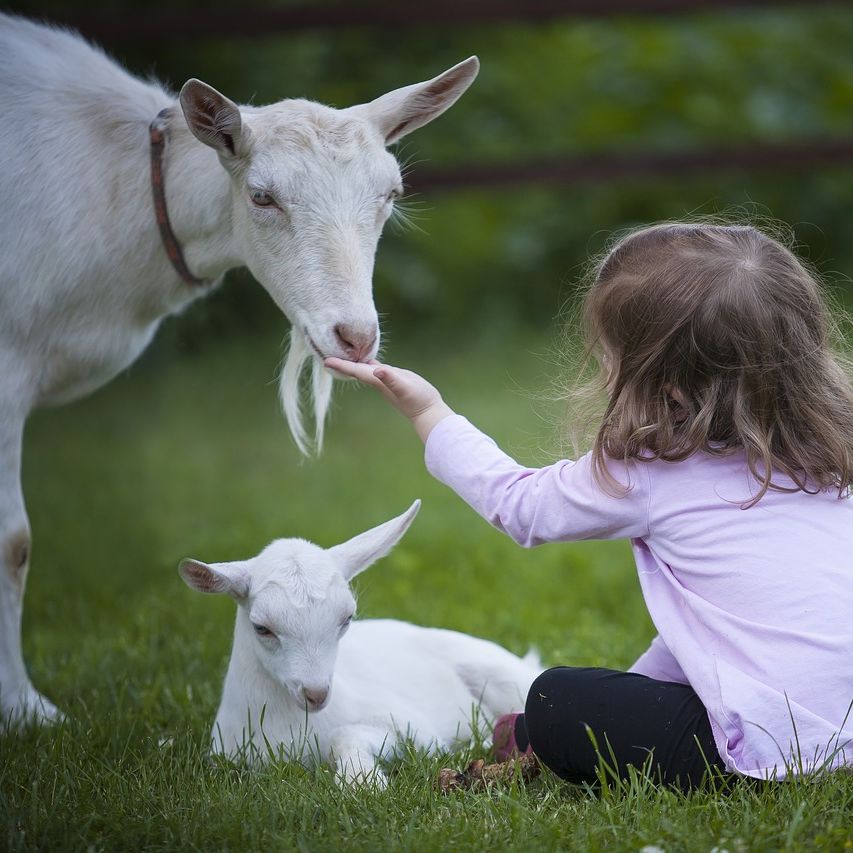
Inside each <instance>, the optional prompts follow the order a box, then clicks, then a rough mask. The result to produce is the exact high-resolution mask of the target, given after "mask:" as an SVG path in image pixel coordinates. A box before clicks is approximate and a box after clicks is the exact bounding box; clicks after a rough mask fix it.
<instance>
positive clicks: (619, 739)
mask: <svg viewBox="0 0 853 853" xmlns="http://www.w3.org/2000/svg"><path fill="white" fill-rule="evenodd" d="M587 727H588V728H589V730H587ZM515 734H516V741H517V743H518V745H519V747H520V748H521V749H524V748H525V747H526V745H527V744H528V743H529V744H530V746H531V747H532V748H533V751H534V752H535V753H536V755H537V757H538V758H539V760H540V761H542V763H543V764H545V765H546V766H547V767H549V768H550V769H551V770H553V771H554V772H555V773H556V774H557V775H558V776H561V777H562V778H563V779H566V780H568V781H570V782H589V783H592V784H594V783H596V781H598V780H597V777H596V769H597V768H598V767H599V754H600V756H601V759H603V760H604V762H605V763H606V765H607V766H608V767H609V768H611V769H612V770H613V771H614V772H615V773H616V774H617V775H618V776H619V778H621V779H627V778H628V768H629V767H635V768H637V769H638V770H642V769H646V770H647V771H648V772H650V774H651V776H652V778H654V779H655V780H656V781H660V782H663V783H664V784H667V785H672V786H674V787H677V788H680V789H681V790H683V791H687V790H690V789H691V788H696V787H698V786H700V785H701V784H702V782H703V780H704V779H705V776H706V773H707V771H708V769H709V768H716V770H718V771H720V773H722V772H723V771H724V765H723V762H722V761H721V759H720V756H719V753H718V752H717V747H716V745H715V743H714V737H713V734H712V733H711V724H710V722H709V720H708V713H707V711H706V710H705V707H704V705H703V704H702V703H701V701H700V700H699V697H698V696H697V695H696V694H695V693H694V692H693V689H692V688H691V687H690V686H689V685H687V684H675V683H672V682H668V681H656V680H655V679H653V678H647V677H646V676H645V675H637V674H636V673H632V672H615V671H613V670H610V669H589V668H584V667H570V666H558V667H555V668H554V669H549V670H547V671H546V672H543V673H542V675H540V676H539V677H538V678H537V679H536V681H534V682H533V685H532V686H531V688H530V693H529V694H528V696H527V705H526V707H525V710H524V714H523V715H522V716H519V718H518V720H517V722H516V729H515ZM592 736H594V738H595V741H596V743H597V745H598V752H596V748H595V746H594V745H593V742H592ZM605 772H607V771H605ZM712 773H713V774H714V775H716V776H717V777H718V778H719V773H715V772H714V771H712Z"/></svg>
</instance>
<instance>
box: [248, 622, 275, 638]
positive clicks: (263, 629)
mask: <svg viewBox="0 0 853 853" xmlns="http://www.w3.org/2000/svg"><path fill="white" fill-rule="evenodd" d="M252 627H253V628H254V629H255V633H256V634H257V635H258V636H259V637H272V636H273V633H272V631H270V629H269V628H267V626H266V625H256V624H255V623H254V622H252Z"/></svg>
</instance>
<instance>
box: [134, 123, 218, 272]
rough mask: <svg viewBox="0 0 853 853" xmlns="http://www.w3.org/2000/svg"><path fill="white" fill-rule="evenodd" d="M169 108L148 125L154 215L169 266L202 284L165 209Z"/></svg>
mask: <svg viewBox="0 0 853 853" xmlns="http://www.w3.org/2000/svg"><path fill="white" fill-rule="evenodd" d="M169 112H170V109H169V107H166V109H164V110H160V112H159V113H157V118H155V119H154V121H152V122H151V125H150V126H149V128H148V131H149V138H150V140H151V193H152V195H153V196H154V215H155V216H156V217H157V227H158V228H159V229H160V237H161V239H162V240H163V247H164V248H165V249H166V254H167V255H168V256H169V260H170V261H171V262H172V266H173V267H174V268H175V270H176V271H177V273H178V275H179V276H180V277H181V278H182V279H183V280H184V281H185V282H186V283H187V284H192V285H203V284H206V283H207V282H206V281H205V280H204V279H201V278H196V277H195V276H194V275H193V274H192V273H191V272H190V271H189V267H187V262H186V261H185V260H184V253H183V252H182V251H181V245H180V243H178V238H177V237H175V232H174V231H172V224H171V222H169V212H168V211H167V210H166V188H165V185H164V183H163V149H164V148H165V147H166V136H167V133H166V130H167V127H168V116H169Z"/></svg>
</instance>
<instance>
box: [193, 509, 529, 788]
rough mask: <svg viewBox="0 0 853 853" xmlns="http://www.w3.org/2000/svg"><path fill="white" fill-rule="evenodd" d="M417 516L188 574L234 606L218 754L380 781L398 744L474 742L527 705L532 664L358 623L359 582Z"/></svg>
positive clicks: (464, 640)
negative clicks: (325, 544) (321, 765)
mask: <svg viewBox="0 0 853 853" xmlns="http://www.w3.org/2000/svg"><path fill="white" fill-rule="evenodd" d="M419 508H420V501H416V502H415V503H414V504H412V506H411V507H410V508H409V509H408V510H407V511H406V512H405V513H404V514H403V515H401V516H398V517H397V518H394V519H392V520H391V521H388V522H386V523H385V524H381V525H379V527H375V528H373V529H372V530H368V531H367V532H366V533H362V534H361V535H360V536H356V537H355V538H353V539H350V540H349V541H348V542H344V543H343V544H341V545H336V546H335V547H333V548H328V549H325V550H324V549H323V548H320V547H318V546H317V545H313V544H311V543H310V542H306V541H305V540H304V539H278V540H276V541H275V542H273V543H271V544H270V545H268V546H267V547H266V548H265V549H264V550H263V551H261V553H260V554H259V555H258V556H257V557H253V558H252V559H250V560H245V561H242V562H233V563H214V564H212V565H208V564H206V563H202V562H199V561H198V560H184V561H183V562H182V563H181V566H180V573H181V577H182V578H183V579H184V581H185V582H186V583H187V584H188V585H189V586H190V587H192V588H193V589H196V590H199V591H200V592H212V593H228V594H229V595H230V596H231V597H232V598H234V599H235V600H236V602H237V624H236V627H235V629H234V647H233V650H232V653H231V662H230V664H229V666H228V673H227V675H226V676H225V687H224V689H223V693H222V702H221V704H220V706H219V712H218V713H217V715H216V722H215V724H214V728H213V750H214V751H215V752H218V753H223V754H225V755H232V756H233V755H236V754H239V753H241V752H243V751H245V752H247V753H249V754H254V755H258V756H264V755H267V754H269V753H270V751H272V752H278V751H279V750H280V749H283V750H284V753H285V754H286V755H287V756H288V757H290V758H294V759H298V760H301V761H308V760H310V759H311V758H312V757H315V758H317V757H318V758H319V759H320V760H322V761H328V762H330V763H332V764H334V765H335V766H336V767H337V771H338V774H339V777H340V778H341V779H342V780H345V781H356V780H359V781H363V780H367V779H370V780H373V781H376V782H377V783H379V784H382V783H384V776H383V774H382V772H381V770H379V769H378V768H377V767H376V761H377V759H378V758H380V757H382V756H387V755H390V754H393V752H394V750H395V747H396V746H397V745H398V744H399V743H400V741H401V740H403V739H407V738H411V740H412V741H413V742H414V744H415V745H416V746H418V747H422V748H425V749H439V748H449V747H451V746H453V745H454V744H457V743H460V742H463V741H466V740H469V739H470V738H471V736H472V734H473V732H472V723H473V720H474V718H475V714H476V713H477V710H476V709H479V713H481V715H482V718H483V719H484V720H485V721H489V720H491V719H494V718H495V717H496V716H498V715H499V714H504V713H507V712H510V711H517V710H520V709H522V708H523V707H524V699H525V697H526V696H527V691H528V689H529V687H530V684H531V683H532V681H533V679H534V678H535V677H536V676H537V675H538V674H539V672H540V666H539V662H538V660H537V659H536V657H535V655H528V656H527V657H526V658H524V659H522V658H519V657H516V656H515V655H513V654H511V653H510V652H508V651H507V650H506V649H503V648H501V647H500V646H498V645H496V644H495V643H491V642H488V641H486V640H480V639H477V638H476V637H469V636H467V635H466V634H460V633H457V632H455V631H445V630H441V629H437V628H421V627H418V626H417V625H411V624H409V623H406V622H398V621H396V620H393V619H365V620H363V621H357V622H353V615H354V613H355V599H354V598H353V595H352V592H351V591H350V588H349V581H350V580H351V579H352V578H353V577H354V576H355V575H357V574H358V573H359V572H361V571H363V570H364V569H366V568H367V567H368V566H369V565H371V563H373V562H375V561H376V560H378V559H380V558H381V557H384V556H385V555H386V554H387V553H388V552H389V551H390V550H391V549H392V548H393V547H394V546H395V545H396V544H397V542H398V541H399V540H400V538H401V537H402V536H403V534H404V533H405V532H406V530H407V529H408V527H409V525H410V524H411V523H412V520H413V519H414V517H415V515H416V514H417V512H418V509H419ZM336 660H337V668H336ZM333 674H334V675H335V679H334V689H333V688H332V676H333Z"/></svg>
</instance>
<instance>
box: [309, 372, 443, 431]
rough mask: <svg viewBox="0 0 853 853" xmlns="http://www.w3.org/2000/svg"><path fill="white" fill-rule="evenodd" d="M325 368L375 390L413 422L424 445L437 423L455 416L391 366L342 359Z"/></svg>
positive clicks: (413, 376)
mask: <svg viewBox="0 0 853 853" xmlns="http://www.w3.org/2000/svg"><path fill="white" fill-rule="evenodd" d="M325 364H326V367H328V368H329V369H330V370H334V371H335V372H337V373H341V374H343V375H344V376H350V377H352V378H353V379H358V380H359V382H363V383H364V384H365V385H371V386H372V387H374V388H376V389H377V390H378V391H379V392H380V393H381V394H382V396H383V397H385V399H386V400H388V401H389V402H390V403H391V405H392V406H394V408H395V409H397V410H398V411H399V412H402V413H403V414H404V415H405V416H406V417H407V418H408V419H409V420H410V421H411V422H412V425H413V426H414V428H415V430H416V432H417V434H418V435H419V436H420V438H421V441H423V442H424V443H426V440H427V437H428V436H429V434H430V433H431V432H432V428H433V427H434V426H435V425H436V424H437V423H438V422H439V421H441V420H444V418H446V417H448V416H450V415H452V414H455V413H454V411H453V409H451V408H450V406H448V405H447V403H445V402H444V400H442V399H441V394H439V393H438V390H437V389H436V388H435V387H434V386H433V385H430V383H429V382H427V381H426V379H424V378H423V377H422V376H418V374H417V373H414V372H413V371H411V370H404V369H403V368H401V367H391V365H390V364H380V363H379V362H378V361H372V362H370V363H369V364H363V363H361V362H359V363H356V362H352V361H344V360H343V359H342V358H327V359H326V361H325Z"/></svg>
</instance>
